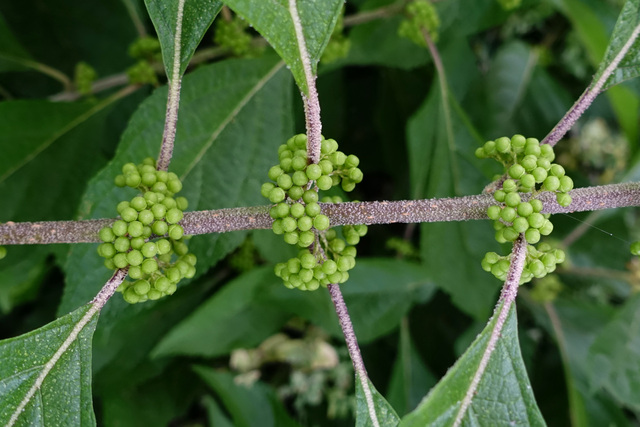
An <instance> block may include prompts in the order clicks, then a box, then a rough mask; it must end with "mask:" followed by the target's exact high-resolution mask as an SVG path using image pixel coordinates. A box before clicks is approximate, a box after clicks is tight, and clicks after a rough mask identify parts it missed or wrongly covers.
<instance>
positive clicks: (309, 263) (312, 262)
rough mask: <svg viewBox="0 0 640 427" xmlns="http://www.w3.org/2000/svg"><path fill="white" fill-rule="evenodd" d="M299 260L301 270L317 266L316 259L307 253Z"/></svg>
mask: <svg viewBox="0 0 640 427" xmlns="http://www.w3.org/2000/svg"><path fill="white" fill-rule="evenodd" d="M299 258H300V265H301V266H302V268H309V269H310V268H313V267H315V266H316V264H317V260H316V257H315V256H314V255H312V254H311V253H309V252H306V253H305V254H303V255H302V256H300V257H299Z"/></svg>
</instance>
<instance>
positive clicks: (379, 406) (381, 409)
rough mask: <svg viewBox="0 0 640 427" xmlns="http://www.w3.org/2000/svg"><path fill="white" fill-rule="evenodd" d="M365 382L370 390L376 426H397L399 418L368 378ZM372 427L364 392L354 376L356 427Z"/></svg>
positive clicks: (358, 380) (357, 378)
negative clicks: (376, 420) (376, 421)
mask: <svg viewBox="0 0 640 427" xmlns="http://www.w3.org/2000/svg"><path fill="white" fill-rule="evenodd" d="M367 382H368V383H369V390H371V394H372V398H373V405H374V407H375V413H376V417H377V419H378V425H380V426H384V427H393V426H397V425H398V422H399V421H400V418H398V415H397V414H396V411H395V410H394V409H393V408H392V407H391V405H390V404H389V402H387V401H386V400H385V398H384V397H382V395H381V394H380V393H378V390H376V388H375V387H374V386H373V383H372V382H371V381H369V379H368V378H367ZM373 425H374V424H373V422H372V421H371V415H370V413H369V407H368V406H367V401H366V398H365V394H364V390H363V389H362V383H361V382H360V378H359V376H358V375H357V374H356V427H371V426H373Z"/></svg>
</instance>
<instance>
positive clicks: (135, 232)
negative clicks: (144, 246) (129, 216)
mask: <svg viewBox="0 0 640 427" xmlns="http://www.w3.org/2000/svg"><path fill="white" fill-rule="evenodd" d="M143 229H144V225H142V223H141V222H140V221H131V222H130V223H129V227H127V232H128V233H129V236H131V237H140V236H142V230H143Z"/></svg>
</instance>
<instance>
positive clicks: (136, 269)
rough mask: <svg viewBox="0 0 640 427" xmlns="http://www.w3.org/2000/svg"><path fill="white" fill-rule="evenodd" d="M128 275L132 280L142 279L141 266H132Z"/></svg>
mask: <svg viewBox="0 0 640 427" xmlns="http://www.w3.org/2000/svg"><path fill="white" fill-rule="evenodd" d="M128 275H129V277H130V278H132V279H136V280H137V279H142V276H143V274H142V269H141V268H140V266H139V265H132V266H131V267H129V272H128Z"/></svg>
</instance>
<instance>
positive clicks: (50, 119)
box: [0, 91, 130, 311]
mask: <svg viewBox="0 0 640 427" xmlns="http://www.w3.org/2000/svg"><path fill="white" fill-rule="evenodd" d="M129 93H130V91H124V92H119V93H117V94H114V95H113V96H111V97H109V98H106V99H104V100H101V101H98V102H97V103H91V102H73V103H54V102H48V101H37V100H21V101H7V102H1V103H0V128H1V129H3V131H2V134H0V147H2V156H0V197H2V199H3V200H4V202H3V205H2V210H1V211H0V221H8V220H13V221H38V220H41V221H42V220H68V219H70V218H71V216H72V215H73V213H74V211H75V210H76V207H77V203H78V200H79V198H80V196H81V194H82V191H83V190H84V188H85V185H86V184H85V182H86V181H87V180H88V179H89V177H91V176H92V175H93V174H94V173H95V172H96V171H97V170H98V168H100V167H101V166H102V165H104V163H105V162H106V158H105V157H106V156H105V155H104V154H103V153H102V150H105V151H110V149H109V148H107V147H108V146H109V144H110V141H109V138H111V137H112V136H113V135H112V134H111V132H110V130H109V129H107V126H108V125H112V126H113V124H112V123H110V122H109V120H110V119H112V118H113V107H115V106H116V105H117V106H118V107H120V108H123V107H124V106H123V104H122V102H123V101H120V102H118V101H119V100H120V99H121V98H123V97H125V96H127V95H128V94H129ZM35 118H37V121H34V119H35ZM114 127H116V128H117V126H114ZM87 150H90V152H91V153H92V155H91V156H88V155H87ZM60 165H64V168H65V170H66V171H73V173H61V171H60V167H61V166H60ZM35 206H37V209H34V207H35ZM84 302H87V300H85V301H83V303H84ZM76 307H77V306H76ZM73 308H75V307H73ZM73 308H71V309H73ZM68 311H70V310H68Z"/></svg>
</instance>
